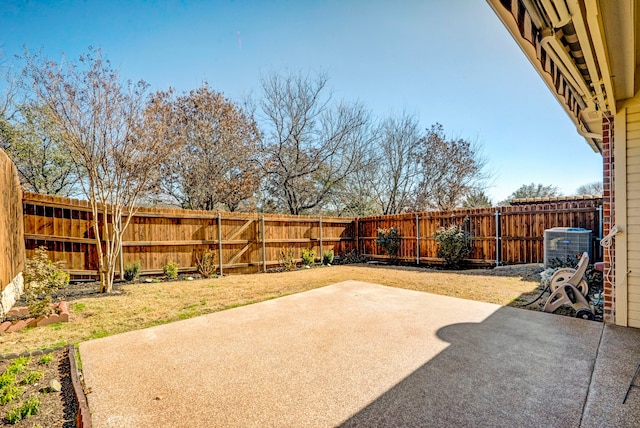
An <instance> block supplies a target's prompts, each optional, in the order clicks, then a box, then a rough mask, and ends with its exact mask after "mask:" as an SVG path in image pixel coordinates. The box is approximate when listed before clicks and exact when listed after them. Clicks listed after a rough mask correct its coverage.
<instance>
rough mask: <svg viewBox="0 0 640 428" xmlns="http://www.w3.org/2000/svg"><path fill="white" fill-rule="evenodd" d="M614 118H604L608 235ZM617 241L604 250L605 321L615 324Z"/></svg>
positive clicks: (606, 230) (612, 197)
mask: <svg viewBox="0 0 640 428" xmlns="http://www.w3.org/2000/svg"><path fill="white" fill-rule="evenodd" d="M613 147H614V138H613V118H611V117H607V116H604V117H603V118H602V161H603V169H602V170H603V184H604V189H603V195H602V196H603V201H602V205H603V215H602V216H603V229H604V230H603V233H604V235H607V234H608V233H609V231H610V230H611V227H612V226H613V225H614V224H615V192H614V181H613V180H614V170H615V158H614V155H613ZM615 252H616V249H615V240H614V244H613V246H611V247H610V248H609V249H605V250H604V256H603V261H604V272H605V275H604V321H605V322H610V323H613V322H615V314H616V312H615V311H616V309H615V308H616V305H615V303H616V302H615V280H614V278H615Z"/></svg>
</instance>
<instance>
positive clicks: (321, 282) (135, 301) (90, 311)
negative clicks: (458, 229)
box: [0, 265, 538, 354]
mask: <svg viewBox="0 0 640 428" xmlns="http://www.w3.org/2000/svg"><path fill="white" fill-rule="evenodd" d="M484 272H486V274H483V271H468V272H444V271H432V270H426V269H418V268H407V267H404V268H403V267H385V266H364V265H346V266H331V267H320V268H317V269H302V270H298V271H294V272H282V273H269V274H253V275H231V276H225V277H223V278H216V279H206V280H196V281H184V282H165V283H141V284H128V285H125V286H124V288H123V289H124V294H120V295H113V296H106V297H93V298H83V299H78V300H73V301H71V302H69V303H70V304H69V306H70V308H69V309H70V312H71V322H69V323H59V324H53V325H51V326H48V327H40V328H34V329H27V330H24V331H21V332H17V333H9V334H4V335H1V336H0V353H2V354H5V353H9V352H18V353H19V352H24V351H33V350H35V349H38V348H44V347H50V346H55V345H60V344H63V343H77V342H82V341H84V340H88V339H94V338H98V337H104V336H109V335H112V334H117V333H122V332H126V331H131V330H137V329H141V328H145V327H150V326H153V325H158V324H165V323H168V322H172V321H176V320H181V319H186V318H191V317H194V316H198V315H203V314H207V313H211V312H216V311H221V310H224V309H229V308H233V307H237V306H242V305H247V304H250V303H255V302H260V301H263V300H267V299H273V298H276V297H280V296H285V295H288V294H293V293H299V292H301V291H306V290H310V289H313V288H318V287H322V286H325V285H329V284H333V283H336V282H340V281H345V280H359V281H367V282H373V283H377V284H383V285H387V286H390V287H399V288H406V289H411V290H418V291H425V292H429V293H435V294H441V295H446V296H452V297H460V298H464V299H471V300H477V301H481V302H488V303H497V304H499V305H508V304H512V303H513V302H514V301H517V300H518V298H519V297H520V296H522V295H526V296H528V295H531V293H532V292H534V291H535V289H536V287H537V286H538V284H537V283H535V282H527V281H522V280H521V279H520V278H519V277H508V276H494V275H491V271H484Z"/></svg>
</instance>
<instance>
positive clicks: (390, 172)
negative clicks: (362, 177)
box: [371, 113, 422, 214]
mask: <svg viewBox="0 0 640 428" xmlns="http://www.w3.org/2000/svg"><path fill="white" fill-rule="evenodd" d="M421 141H422V136H421V133H420V125H419V122H418V118H417V117H416V116H413V115H410V114H408V113H402V114H401V115H399V116H390V117H388V118H387V119H386V120H385V121H384V122H383V123H382V125H381V132H380V140H379V150H378V153H379V158H378V162H377V167H376V176H375V177H374V180H373V181H372V183H371V184H372V187H373V189H374V191H375V195H376V201H377V203H378V205H379V208H380V210H381V212H382V214H397V213H401V212H404V211H406V210H407V209H409V208H410V207H411V205H412V204H413V199H414V198H415V194H416V191H417V188H418V180H419V175H420V165H419V163H418V159H419V150H420V143H421Z"/></svg>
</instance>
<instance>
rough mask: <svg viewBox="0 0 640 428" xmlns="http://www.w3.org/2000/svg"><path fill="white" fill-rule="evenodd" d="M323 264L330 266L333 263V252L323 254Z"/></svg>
mask: <svg viewBox="0 0 640 428" xmlns="http://www.w3.org/2000/svg"><path fill="white" fill-rule="evenodd" d="M322 263H324V264H325V265H330V264H331V263H333V250H329V251H325V252H324V253H322Z"/></svg>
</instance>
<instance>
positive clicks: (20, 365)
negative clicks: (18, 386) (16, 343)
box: [6, 357, 29, 375]
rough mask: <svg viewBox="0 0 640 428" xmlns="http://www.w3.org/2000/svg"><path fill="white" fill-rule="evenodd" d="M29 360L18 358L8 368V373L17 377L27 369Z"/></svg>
mask: <svg viewBox="0 0 640 428" xmlns="http://www.w3.org/2000/svg"><path fill="white" fill-rule="evenodd" d="M28 364H29V359H28V358H27V357H18V358H16V359H15V360H13V361H12V362H11V364H9V367H7V371H6V372H7V373H10V374H14V375H17V374H19V373H22V372H23V371H25V370H26V369H27V365H28Z"/></svg>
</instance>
